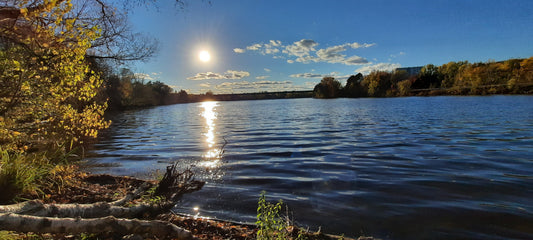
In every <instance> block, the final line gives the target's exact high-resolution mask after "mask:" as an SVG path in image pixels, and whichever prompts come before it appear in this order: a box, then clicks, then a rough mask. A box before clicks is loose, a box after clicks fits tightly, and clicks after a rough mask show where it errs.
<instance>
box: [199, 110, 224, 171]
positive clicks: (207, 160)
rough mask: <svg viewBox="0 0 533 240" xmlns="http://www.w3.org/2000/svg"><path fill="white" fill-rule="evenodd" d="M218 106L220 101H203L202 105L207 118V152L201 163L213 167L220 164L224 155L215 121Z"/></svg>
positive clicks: (204, 115)
mask: <svg viewBox="0 0 533 240" xmlns="http://www.w3.org/2000/svg"><path fill="white" fill-rule="evenodd" d="M217 106H218V102H203V103H202V105H201V107H202V108H203V112H202V116H203V117H204V119H205V128H206V129H207V131H206V132H205V133H204V135H205V136H206V140H205V141H206V143H207V148H208V150H207V152H206V153H205V155H204V156H203V157H204V160H203V161H202V162H201V163H199V165H200V166H202V167H205V168H209V169H213V168H216V167H218V166H219V165H220V163H221V162H220V158H221V157H222V156H221V155H222V153H221V151H222V150H221V149H219V148H217V147H216V146H215V145H216V139H215V133H216V132H215V126H216V124H215V121H216V119H217V113H216V111H215V109H216V107H217Z"/></svg>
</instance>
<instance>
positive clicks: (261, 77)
mask: <svg viewBox="0 0 533 240" xmlns="http://www.w3.org/2000/svg"><path fill="white" fill-rule="evenodd" d="M269 77H270V76H257V77H255V79H259V80H263V79H267V78H269Z"/></svg>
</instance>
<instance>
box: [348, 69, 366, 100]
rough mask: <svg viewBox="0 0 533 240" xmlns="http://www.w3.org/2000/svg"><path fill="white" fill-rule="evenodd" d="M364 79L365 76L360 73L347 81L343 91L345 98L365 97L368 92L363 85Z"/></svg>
mask: <svg viewBox="0 0 533 240" xmlns="http://www.w3.org/2000/svg"><path fill="white" fill-rule="evenodd" d="M363 79H364V77H363V74H361V73H358V74H357V75H352V76H350V77H349V78H348V80H346V86H345V87H344V89H343V92H344V96H346V97H365V96H366V94H367V93H366V90H365V88H364V87H363V86H362V85H361V82H362V81H363Z"/></svg>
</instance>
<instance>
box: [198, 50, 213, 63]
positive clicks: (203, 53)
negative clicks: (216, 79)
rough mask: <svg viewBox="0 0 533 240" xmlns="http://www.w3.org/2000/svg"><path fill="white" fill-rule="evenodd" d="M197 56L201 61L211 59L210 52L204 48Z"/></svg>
mask: <svg viewBox="0 0 533 240" xmlns="http://www.w3.org/2000/svg"><path fill="white" fill-rule="evenodd" d="M198 56H199V57H200V61H202V62H209V60H211V54H209V52H208V51H205V50H204V51H201V52H200V54H199V55H198Z"/></svg>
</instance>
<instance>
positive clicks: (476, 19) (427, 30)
mask: <svg viewBox="0 0 533 240" xmlns="http://www.w3.org/2000/svg"><path fill="white" fill-rule="evenodd" d="M157 4H158V7H159V10H155V9H153V8H150V7H148V8H147V7H144V6H143V7H139V8H136V9H134V10H133V11H132V12H131V13H130V22H131V25H132V26H133V28H134V29H135V30H136V31H139V32H143V33H146V34H148V35H151V36H154V37H156V38H157V39H159V42H160V52H159V53H158V55H157V56H155V57H154V58H152V59H151V60H150V61H148V62H145V63H136V64H134V66H132V68H133V70H134V71H135V72H137V73H139V74H142V75H145V76H146V78H147V79H149V80H158V81H162V82H164V83H166V84H168V85H169V86H172V87H173V88H174V89H176V90H180V89H185V90H187V91H189V92H191V93H205V92H206V91H208V90H211V91H213V92H214V93H241V92H258V91H288V90H311V89H312V88H313V87H314V85H315V84H317V83H318V82H319V81H320V79H321V78H322V77H324V76H333V77H335V78H337V79H339V80H341V82H343V83H344V81H345V80H346V79H347V78H348V77H349V76H350V75H353V74H357V73H358V72H362V73H368V72H369V71H372V70H392V69H394V68H396V67H411V66H422V65H426V64H429V63H432V64H435V65H441V64H444V63H447V62H450V61H462V60H468V61H470V62H485V61H488V60H490V59H494V60H496V61H498V60H505V59H509V58H527V57H531V56H533V1H531V0H500V1H496V0H462V1H459V0H446V1H444V0H442V1H441V0H425V1H417V0H411V1H398V0H397V1H392V0H391V1H385V0H382V1H380V0H365V1H363V0H359V1H357V0H351V1H340V0H336V1H324V0H322V1H313V0H306V1H281V0H279V1H278V0H269V1H262V0H242V1H241V0H230V1H228V0H226V1H223V0H212V1H192V0H190V1H186V5H185V7H184V9H183V10H180V9H179V8H178V7H175V6H174V3H173V1H171V0H161V1H159V2H158V3H157ZM202 50H206V51H208V52H209V53H210V54H211V57H212V59H211V60H210V61H209V62H202V61H200V60H199V58H198V54H199V53H200V51H202Z"/></svg>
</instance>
